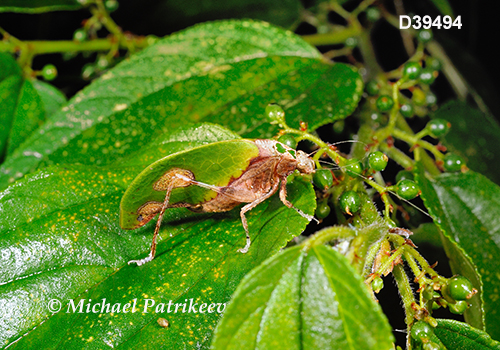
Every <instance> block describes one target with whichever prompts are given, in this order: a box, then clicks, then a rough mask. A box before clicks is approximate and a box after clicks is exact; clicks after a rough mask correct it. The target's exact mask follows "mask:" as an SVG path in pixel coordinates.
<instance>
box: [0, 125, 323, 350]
mask: <svg viewBox="0 0 500 350" xmlns="http://www.w3.org/2000/svg"><path fill="white" fill-rule="evenodd" d="M196 134H199V135H203V136H202V137H201V138H200V139H199V140H194V139H193V140H192V141H191V142H192V143H194V144H196V143H197V142H199V143H205V142H208V141H209V139H211V141H213V142H215V141H220V138H222V139H224V138H230V137H231V133H229V132H227V131H226V132H224V131H223V130H222V129H221V128H220V127H213V128H211V127H210V126H207V125H197V126H194V127H184V128H182V129H181V130H179V131H178V132H175V133H170V134H169V136H168V137H165V136H163V140H162V142H161V143H159V144H157V150H158V152H159V153H164V152H167V153H168V150H169V148H170V149H172V150H175V149H177V148H179V147H180V145H181V144H183V143H185V145H186V146H187V147H189V144H188V141H187V140H186V135H196ZM219 137H220V138H219ZM169 140H170V141H169ZM156 141H157V140H155V142H156ZM150 146H151V148H149V149H147V152H149V151H150V150H152V149H153V145H150ZM138 158H139V156H138V155H135V160H134V161H133V164H126V163H125V162H123V163H121V164H119V163H117V164H114V165H113V166H107V167H101V168H99V167H95V166H88V165H83V166H77V165H66V166H64V167H63V166H51V167H49V168H46V169H44V170H41V171H39V172H36V173H34V174H30V175H28V176H26V177H25V178H23V179H21V180H19V181H18V182H16V183H15V184H13V185H11V186H10V187H8V188H7V189H6V190H5V191H3V192H1V193H0V211H1V212H2V215H1V216H0V284H1V285H0V305H2V306H5V307H2V308H0V319H2V320H4V322H2V323H0V344H2V345H7V344H11V348H17V349H26V348H37V347H38V348H47V344H54V345H53V346H54V348H56V347H57V348H61V349H76V348H78V349H82V348H83V349H86V348H89V349H96V348H107V347H110V346H112V347H117V346H121V347H122V348H131V349H137V348H139V347H141V348H142V347H145V346H147V347H148V348H171V349H177V348H190V347H192V346H193V344H198V345H199V346H200V347H202V348H203V347H206V346H207V345H208V343H209V341H210V339H211V334H212V331H213V329H214V328H215V325H216V323H217V321H218V318H219V316H220V315H219V314H218V313H216V312H215V313H204V314H202V313H192V312H191V313H187V312H186V313H183V312H180V311H179V312H178V313H174V312H171V313H168V312H167V311H168V310H167V309H165V310H167V311H165V312H164V313H162V312H155V308H152V309H149V310H147V311H148V312H147V313H145V312H143V311H144V305H145V302H147V300H146V299H151V300H154V301H155V303H156V305H155V307H156V306H157V305H158V304H160V303H165V304H166V305H168V302H169V301H170V300H171V301H172V303H173V304H175V303H184V301H185V300H186V299H187V301H188V304H189V303H190V299H191V298H192V299H193V303H203V302H205V303H208V304H210V303H226V302H227V301H228V300H229V298H230V296H231V294H232V292H233V291H234V289H235V288H236V286H237V284H238V283H239V281H240V280H241V278H242V277H243V276H244V275H245V274H246V273H247V272H248V271H249V270H250V269H251V268H253V267H255V266H257V265H258V264H259V263H260V262H262V261H263V260H264V259H266V258H268V257H269V256H271V255H273V254H275V253H276V252H277V251H278V250H279V249H281V248H282V247H283V246H284V245H285V244H286V242H288V241H289V240H290V239H291V238H292V237H293V236H295V235H298V234H299V233H300V232H302V230H303V229H304V228H305V226H306V224H307V220H306V219H304V218H302V217H301V216H300V215H299V214H298V213H297V212H296V211H295V210H293V209H289V208H287V207H286V206H284V205H283V204H282V202H281V201H280V199H279V198H278V196H273V197H272V198H270V199H269V200H267V201H265V202H264V203H262V204H260V205H258V206H257V207H256V208H254V209H253V210H251V211H250V212H249V213H248V215H247V217H248V221H249V228H250V235H251V236H252V246H251V248H250V251H249V252H248V253H247V254H241V253H238V252H237V249H238V248H240V247H241V246H243V245H244V243H245V234H244V230H243V227H242V225H241V219H240V216H239V210H238V209H236V210H233V211H230V212H227V213H221V214H210V213H208V214H196V213H193V212H190V211H188V210H186V209H169V210H167V211H166V212H165V217H164V219H163V223H162V228H161V230H160V236H161V239H160V242H159V245H158V251H157V256H156V258H155V259H154V260H153V261H152V262H150V263H148V264H145V265H144V266H141V267H135V266H129V265H127V264H126V262H127V261H129V260H130V259H132V258H137V257H141V256H144V255H146V252H148V251H149V246H150V244H151V238H152V233H153V229H154V224H155V223H154V222H151V223H150V224H148V225H145V226H144V227H142V228H140V229H138V230H136V231H124V230H122V229H120V227H119V224H118V209H119V204H120V200H121V197H122V195H123V193H124V191H125V189H126V188H127V186H128V185H129V184H130V183H131V182H132V180H133V179H134V177H135V176H136V175H137V174H138V173H139V172H140V171H141V170H142V167H141V166H139V165H138V163H137V159H138ZM288 191H289V192H288V199H289V200H290V201H291V202H292V203H293V204H294V205H296V206H297V207H299V208H301V209H302V210H303V211H305V212H307V213H309V214H312V213H313V212H314V207H315V194H314V190H313V188H312V185H311V184H310V183H308V182H307V181H305V180H302V179H300V178H296V179H295V180H294V181H293V182H290V183H289V186H288ZM135 298H137V302H136V306H137V309H138V311H137V312H134V313H130V312H129V313H123V312H114V313H111V312H109V313H108V312H104V313H101V312H98V313H87V312H86V311H85V310H86V305H87V304H89V303H90V304H91V306H92V305H93V304H94V303H97V302H99V303H102V300H103V299H106V300H105V302H106V303H109V304H110V309H111V307H112V305H114V304H116V303H121V305H122V307H123V306H124V304H126V303H129V302H133V299H135ZM51 299H58V300H60V301H61V303H62V311H60V312H58V313H54V314H53V313H52V312H51V311H50V310H49V309H48V303H49V301H50V300H51ZM69 299H74V304H75V305H78V302H79V301H80V300H83V299H85V300H86V301H85V302H84V303H85V307H84V309H83V313H74V312H72V311H71V310H70V311H71V312H69V313H67V312H66V311H67V310H68V306H67V305H68V300H69ZM89 299H92V302H89V301H88V300H89ZM82 305H83V304H82ZM187 307H189V305H188V306H187ZM97 308H99V306H98V307H97ZM197 308H199V305H198V306H197ZM99 310H100V308H99ZM104 311H106V310H104ZM159 311H161V310H159ZM160 317H164V318H166V319H167V320H168V321H169V323H170V327H169V328H168V329H163V328H161V327H160V326H159V325H158V324H157V322H156V321H157V320H158V318H160ZM16 340H17V341H16ZM14 341H16V342H15V343H13V342H14ZM12 343H13V344H12Z"/></svg>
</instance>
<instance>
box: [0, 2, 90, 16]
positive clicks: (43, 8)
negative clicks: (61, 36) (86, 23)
mask: <svg viewBox="0 0 500 350" xmlns="http://www.w3.org/2000/svg"><path fill="white" fill-rule="evenodd" d="M81 8H82V4H81V2H80V1H78V0H0V12H20V13H43V12H50V11H61V10H62V11H67V10H78V9H81Z"/></svg>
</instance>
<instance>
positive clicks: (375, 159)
mask: <svg viewBox="0 0 500 350" xmlns="http://www.w3.org/2000/svg"><path fill="white" fill-rule="evenodd" d="M388 161H389V158H388V157H387V156H386V155H385V154H384V153H382V152H380V151H377V152H372V153H370V155H369V156H368V164H370V168H372V169H373V170H375V171H382V170H384V169H385V167H386V166H387V162H388Z"/></svg>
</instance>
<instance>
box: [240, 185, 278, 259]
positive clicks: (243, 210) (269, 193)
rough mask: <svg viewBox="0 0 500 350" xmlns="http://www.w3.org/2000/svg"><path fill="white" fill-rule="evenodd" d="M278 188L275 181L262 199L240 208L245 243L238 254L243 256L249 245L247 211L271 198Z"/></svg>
mask: <svg viewBox="0 0 500 350" xmlns="http://www.w3.org/2000/svg"><path fill="white" fill-rule="evenodd" d="M278 186H279V180H278V181H276V182H275V183H273V186H272V187H271V189H270V190H269V192H268V193H266V194H265V195H263V196H262V197H259V198H257V199H256V200H254V201H253V202H252V203H249V204H247V205H245V206H244V207H243V208H241V211H240V217H241V223H242V224H243V228H244V229H245V234H246V237H247V242H246V244H245V246H244V247H243V248H240V249H238V251H239V252H240V253H243V254H245V253H246V252H248V249H249V248H250V244H251V241H250V234H249V233H248V223H247V218H246V217H245V213H246V212H247V211H249V210H252V209H253V208H255V207H256V206H257V205H259V204H260V203H262V202H263V201H265V200H266V199H268V198H269V197H271V196H272V195H273V194H274V193H276V191H277V190H278Z"/></svg>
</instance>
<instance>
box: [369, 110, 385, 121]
mask: <svg viewBox="0 0 500 350" xmlns="http://www.w3.org/2000/svg"><path fill="white" fill-rule="evenodd" d="M370 119H371V120H373V121H374V122H375V123H379V124H380V123H382V122H383V121H384V120H383V118H382V114H380V113H379V112H373V113H372V114H370Z"/></svg>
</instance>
